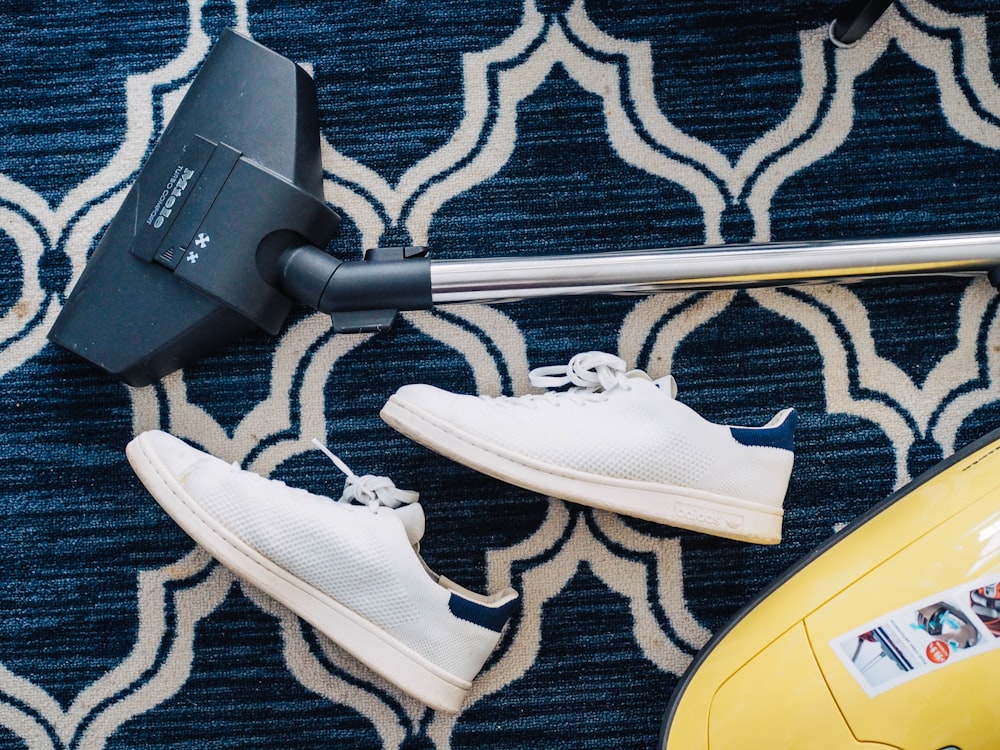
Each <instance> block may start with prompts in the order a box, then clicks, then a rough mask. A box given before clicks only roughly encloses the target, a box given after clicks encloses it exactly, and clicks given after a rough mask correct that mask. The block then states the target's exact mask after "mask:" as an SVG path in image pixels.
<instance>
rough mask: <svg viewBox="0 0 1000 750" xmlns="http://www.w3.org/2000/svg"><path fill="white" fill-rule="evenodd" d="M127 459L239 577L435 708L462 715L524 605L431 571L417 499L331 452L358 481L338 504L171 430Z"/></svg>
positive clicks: (142, 443)
mask: <svg viewBox="0 0 1000 750" xmlns="http://www.w3.org/2000/svg"><path fill="white" fill-rule="evenodd" d="M126 452H127V454H128V459H129V462H130V463H131V464H132V468H133V469H134V470H135V473H136V474H137V475H138V477H139V479H141V480H142V482H143V484H145V485H146V488H147V489H148V490H149V491H150V493H151V494H152V495H153V497H154V498H156V501H157V502H158V503H159V504H160V505H162V506H163V508H164V510H166V511H167V513H169V514H170V515H171V516H172V517H173V519H174V520H175V521H176V522H177V523H178V524H179V525H180V526H181V528H183V529H184V530H185V531H186V532H187V533H188V534H189V535H190V536H191V537H192V538H193V539H194V540H195V541H196V542H197V543H198V544H199V545H201V546H202V547H203V548H205V550H207V551H208V552H209V553H210V554H211V555H212V556H213V557H215V558H216V559H217V560H218V561H219V562H221V563H222V564H223V565H225V566H226V567H227V568H229V569H230V570H232V571H233V573H235V574H236V575H237V576H238V577H239V578H241V579H243V580H245V581H248V582H250V583H251V584H253V585H254V586H256V587H258V588H259V589H261V590H262V591H265V592H266V593H268V594H270V595H271V596H273V597H274V598H275V599H277V600H278V601H279V602H281V603H282V604H284V605H285V606H287V607H288V608H289V609H291V610H292V611H293V612H295V613H296V614H298V615H299V616H300V617H302V618H303V619H304V620H306V621H308V622H310V623H312V625H313V626H315V627H316V629H317V630H319V631H320V632H321V633H323V634H324V635H326V636H327V637H328V638H330V639H331V640H332V641H334V642H335V643H336V644H338V645H339V646H341V647H342V648H343V649H344V650H345V651H347V652H349V653H350V654H352V655H353V656H355V657H356V658H357V659H359V660H360V661H362V662H363V663H364V664H366V665H368V666H369V667H370V668H371V669H372V670H374V671H375V672H377V673H379V674H380V675H382V676H383V677H385V678H386V679H387V680H389V681H390V682H392V683H393V684H395V685H397V686H398V687H399V688H400V689H402V690H404V691H405V692H407V693H409V694H410V695H412V696H413V697H415V698H417V699H419V700H421V701H423V702H424V703H425V704H427V705H428V706H431V707H432V708H436V709H441V710H444V711H451V712H455V711H458V710H459V708H460V707H461V705H462V702H463V700H464V699H465V696H466V694H467V693H468V691H469V689H470V688H471V686H472V685H471V681H472V679H473V678H474V677H475V676H476V674H478V672H479V670H480V669H482V666H483V664H484V663H485V661H486V659H487V658H488V657H489V655H490V653H491V652H492V651H493V649H494V648H495V646H496V644H497V642H498V641H499V640H500V634H501V630H502V629H503V627H504V625H505V624H506V623H507V620H508V619H509V618H510V616H511V614H512V613H513V610H514V609H515V607H516V606H517V599H518V597H517V593H516V592H515V591H513V590H512V589H506V590H504V591H501V592H499V593H497V594H495V595H494V596H492V597H489V598H487V597H483V596H480V595H478V594H476V593H473V592H471V591H468V590H466V589H464V588H462V587H460V586H458V585H456V584H455V583H453V582H451V581H449V580H448V579H446V578H444V577H443V576H438V575H436V574H434V573H432V572H431V571H430V570H429V569H427V567H426V566H425V565H424V563H423V560H422V559H421V558H420V556H419V555H418V554H417V551H416V549H415V547H416V545H417V544H418V543H419V541H420V538H421V537H422V536H423V531H424V513H423V509H422V508H421V507H420V505H419V504H418V503H417V502H416V500H417V494H416V493H415V492H408V491H405V490H399V489H396V487H395V486H394V485H393V483H392V482H391V481H390V480H389V479H387V478H385V477H372V476H364V477H357V476H355V475H354V474H352V473H350V470H349V469H347V467H346V466H344V465H343V463H342V462H340V461H339V459H336V457H334V456H333V455H332V454H330V453H329V452H328V451H327V454H328V455H330V456H331V457H332V458H334V461H335V463H337V464H338V466H339V467H340V468H341V469H342V470H344V471H345V473H346V474H347V475H348V479H347V483H346V486H345V488H344V494H343V496H342V497H341V498H340V500H339V501H336V502H335V501H334V500H331V499H330V498H327V497H322V496H320V495H313V494H311V493H309V492H306V491H305V490H299V489H293V488H291V487H288V486H287V485H285V484H284V483H283V482H279V481H276V480H268V479H264V478H262V477H260V476H258V475H256V474H253V473H251V472H248V471H243V470H241V469H240V468H239V467H238V466H237V465H235V464H232V465H230V464H228V463H226V462H225V461H221V460H220V459H218V458H215V457H214V456H211V455H209V454H207V453H203V452H201V451H199V450H196V449H195V448H192V447H191V446H189V445H187V444H186V443H184V442H183V441H181V440H178V439H177V438H175V437H172V436H171V435H167V434H166V433H163V432H159V431H152V432H145V433H143V434H141V435H139V436H138V437H137V438H135V439H134V440H133V441H132V442H131V443H129V445H128V448H127V449H126Z"/></svg>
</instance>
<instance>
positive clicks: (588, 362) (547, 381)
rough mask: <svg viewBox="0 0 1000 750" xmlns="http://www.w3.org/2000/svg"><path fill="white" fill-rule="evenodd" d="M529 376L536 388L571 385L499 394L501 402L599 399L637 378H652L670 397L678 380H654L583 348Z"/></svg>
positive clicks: (627, 387) (620, 361) (629, 385)
mask: <svg viewBox="0 0 1000 750" xmlns="http://www.w3.org/2000/svg"><path fill="white" fill-rule="evenodd" d="M528 379H529V380H530V381H531V384H532V385H533V386H535V387H536V388H550V389H552V388H560V387H562V386H564V385H569V386H571V387H570V388H569V390H566V391H552V390H549V391H547V392H545V393H541V394H527V395H524V396H517V397H501V398H500V399H499V401H500V402H501V403H507V404H512V405H524V406H533V405H536V404H539V403H552V404H559V403H560V402H563V401H565V400H568V401H570V402H572V403H577V404H583V403H586V402H589V401H601V400H603V399H605V398H607V394H609V393H612V392H614V391H615V390H616V389H621V390H624V391H628V390H631V388H632V384H633V383H634V382H635V381H636V380H637V379H639V380H645V381H647V382H650V381H651V382H653V383H654V384H655V385H656V386H658V387H659V388H660V389H661V390H663V391H664V392H665V393H666V394H667V395H668V396H669V397H670V398H674V397H675V396H676V394H677V384H676V382H675V381H674V379H673V377H672V376H670V375H667V376H665V377H662V378H659V379H657V380H653V379H652V378H650V377H649V375H647V374H646V373H645V372H643V371H642V370H629V369H628V366H627V365H626V364H625V360H623V359H622V358H621V357H616V356H615V355H613V354H608V353H607V352H582V353H581V354H577V355H576V356H574V357H572V358H571V359H570V361H569V362H568V363H567V364H565V365H550V366H547V367H536V368H535V369H534V370H532V371H531V372H529V373H528Z"/></svg>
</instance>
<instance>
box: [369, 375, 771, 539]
mask: <svg viewBox="0 0 1000 750" xmlns="http://www.w3.org/2000/svg"><path fill="white" fill-rule="evenodd" d="M381 417H382V419H383V420H384V421H385V422H386V424H388V425H390V426H391V427H393V428H394V429H396V430H398V431H399V432H400V433H402V434H403V435H406V436H407V437H409V438H411V439H413V440H415V441H416V442H418V443H420V444H421V445H424V446H426V447H428V448H431V449H432V450H434V451H435V452H437V453H440V454H441V455H443V456H445V457H447V458H450V459H452V460H453V461H457V462H458V463H461V464H464V465H466V466H469V467H471V468H473V469H476V470H477V471H480V472H482V473H483V474H487V475H489V476H492V477H495V478H497V479H501V480H503V481H505V482H509V483H510V484H514V485H517V486H518V487H523V488H525V489H528V490H532V491H534V492H539V493H541V494H544V495H550V496H552V497H557V498H560V499H563V500H569V501H572V502H577V503H581V504H583V505H588V506H591V507H594V508H598V509H600V510H608V511H612V512H614V513H621V514H622V515H626V516H631V517H634V518H641V519H644V520H647V521H654V522H656V523H663V524H667V525H670V526H676V527H678V528H683V529H691V530H693V531H700V532H704V533H706V534H712V535H714V536H720V537H725V538H727V539H736V540H739V541H745V542H754V543H756V544H777V543H778V542H780V541H781V522H782V515H783V511H782V509H781V507H780V506H778V507H777V508H775V507H772V506H768V505H761V504H759V503H753V502H750V501H748V500H744V499H742V498H738V497H729V496H726V495H719V494H715V493H712V492H705V491H702V490H696V489H690V488H687V487H676V486H670V485H662V484H655V483H652V482H639V481H635V480H629V479H617V478H615V477H608V476H602V475H598V474H588V473H586V472H582V471H577V470H574V469H568V468H565V467H560V466H552V465H550V464H544V463H542V462H539V461H535V460H533V459H531V458H529V457H526V456H522V455H519V454H517V453H514V452H512V451H510V450H509V449H507V448H504V447H502V446H499V445H496V444H492V443H490V442H488V441H486V440H484V439H482V438H481V437H478V436H476V435H471V434H469V433H467V432H464V431H463V430H460V429H458V428H456V427H455V426H454V425H452V424H450V423H448V422H445V421H443V420H440V419H438V418H436V417H435V416H434V415H433V414H430V413H428V412H427V411H425V410H423V409H421V408H420V407H418V406H414V405H413V404H411V403H408V402H407V401H405V400H404V399H401V398H400V397H399V396H398V395H393V396H391V397H390V398H389V400H388V401H387V402H386V404H385V406H384V407H382V411H381Z"/></svg>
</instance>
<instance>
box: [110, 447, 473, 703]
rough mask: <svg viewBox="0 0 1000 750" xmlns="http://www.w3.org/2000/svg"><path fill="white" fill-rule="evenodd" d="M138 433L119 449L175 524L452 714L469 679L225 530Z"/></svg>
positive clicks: (229, 565) (401, 684)
mask: <svg viewBox="0 0 1000 750" xmlns="http://www.w3.org/2000/svg"><path fill="white" fill-rule="evenodd" d="M142 438H143V436H142V435H140V436H139V437H137V438H136V439H135V440H133V441H132V442H130V443H129V444H128V446H127V448H126V454H127V456H128V459H129V463H130V464H131V465H132V468H133V470H134V471H135V473H136V475H137V476H138V477H139V479H140V480H141V481H142V483H143V484H144V485H145V486H146V488H147V489H148V490H149V492H150V494H151V495H152V496H153V497H154V498H155V499H156V501H157V502H158V503H159V504H160V505H161V506H162V507H163V509H164V510H165V511H166V512H167V513H168V514H169V515H170V517H171V518H173V519H174V521H176V522H177V524H178V525H179V526H180V527H181V528H182V529H184V531H185V532H187V534H188V535H189V536H190V537H191V538H192V539H194V540H195V541H196V542H197V543H198V545H199V546H201V547H202V548H204V549H205V550H206V551H207V552H208V553H209V554H210V555H212V557H214V558H215V559H216V560H218V561H219V562H220V563H222V564H223V565H224V566H225V567H226V568H228V569H229V570H231V571H232V572H233V573H234V574H235V575H236V576H237V577H238V578H240V579H242V580H244V581H247V582H249V583H251V584H252V585H254V586H256V587H257V588H258V589H260V590H261V591H263V592H265V593H266V594H268V595H270V596H271V597H273V598H274V599H276V600H277V601H279V602H281V603H282V604H284V605H285V606H286V607H288V608H289V609H290V610H292V611H293V612H295V613H296V614H297V615H299V616H300V617H301V618H302V619H304V620H306V621H307V622H309V623H310V624H312V625H313V626H314V627H315V628H316V629H317V630H318V631H319V632H320V633H322V634H323V635H325V636H326V637H327V638H329V639H330V640H332V641H333V642H334V643H336V644H337V645H338V646H340V647H341V648H343V649H344V650H345V651H347V652H348V653H350V654H351V655H352V656H354V657H355V658H356V659H358V660H359V661H361V662H362V663H363V664H365V665H366V666H368V667H369V668H370V669H372V670H373V671H374V672H377V673H378V674H380V675H382V676H383V677H384V678H385V679H387V680H388V681H389V682H391V683H393V684H394V685H396V686H397V687H399V688H400V689H401V690H403V691H404V692H406V693H408V694H410V695H412V696H413V697H415V698H417V699H418V700H420V701H422V702H423V703H425V704H426V705H428V706H430V707H431V708H435V709H438V710H442V711H448V712H451V713H455V712H457V711H458V710H459V709H460V708H461V706H462V703H463V702H464V700H465V697H466V695H467V694H468V692H469V689H470V688H471V687H472V683H470V682H468V681H467V680H463V679H461V678H460V677H456V676H455V675H452V674H450V673H448V672H446V671H445V670H443V669H441V668H440V667H438V666H437V665H436V664H434V663H432V662H430V661H429V660H427V659H426V658H425V657H423V656H421V655H420V654H418V653H417V652H416V651H414V650H413V649H411V648H410V647H409V646H407V645H406V644H404V643H402V642H401V641H399V640H398V639H396V638H395V637H393V636H392V635H391V634H389V633H387V632H386V631H385V630H383V629H382V628H380V627H378V626H377V625H375V624H373V623H372V622H370V621H368V620H366V619H365V618H364V617H362V616H361V615H359V614H357V613H356V612H354V611H353V610H351V609H349V608H347V607H345V606H344V605H342V604H340V603H339V602H337V601H336V600H335V599H332V598H331V597H329V596H327V595H326V594H324V593H323V592H322V591H320V590H318V589H316V588H314V587H313V586H310V585H309V584H308V583H306V582H305V581H303V580H301V579H299V578H296V577H295V576H293V575H292V574H290V573H289V572H288V571H286V570H284V569H283V568H281V567H279V566H278V565H276V564H275V563H274V562H272V561H271V560H269V559H268V558H266V557H264V556H263V555H261V554H260V553H259V552H257V551H256V550H254V549H253V548H252V547H250V546H248V545H247V544H246V543H245V542H243V541H242V540H240V539H239V538H237V537H235V536H233V535H232V534H231V533H230V532H229V531H228V530H227V529H226V528H225V527H224V526H222V525H220V524H219V523H218V522H217V521H216V520H215V519H214V518H212V517H211V516H210V515H208V514H207V513H205V511H204V510H203V509H202V508H201V507H200V506H199V505H198V504H197V502H195V500H194V499H193V498H192V497H191V496H190V495H188V494H187V492H185V490H184V488H183V486H181V484H180V483H179V482H177V480H175V479H174V478H173V477H172V476H171V475H170V474H169V473H168V472H167V471H166V469H165V467H164V466H163V465H162V463H160V461H159V460H158V459H157V457H156V455H155V454H154V453H153V452H152V451H147V450H146V449H145V445H144V443H143V439H142Z"/></svg>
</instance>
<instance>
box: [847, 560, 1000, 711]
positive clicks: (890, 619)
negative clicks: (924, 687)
mask: <svg viewBox="0 0 1000 750" xmlns="http://www.w3.org/2000/svg"><path fill="white" fill-rule="evenodd" d="M830 647H831V648H833V650H834V652H835V653H836V654H837V657H838V658H839V659H840V661H841V663H842V664H843V665H844V666H845V667H846V668H847V670H848V672H850V673H851V675H853V676H854V678H855V679H856V680H857V681H858V684H859V685H860V686H861V687H862V689H864V691H865V693H867V694H868V696H869V697H875V696H876V695H879V694H880V693H884V692H885V691H887V690H890V689H892V688H894V687H896V686H898V685H902V684H903V683H906V682H909V681H910V680H912V679H914V678H916V677H919V676H921V675H924V674H927V673H929V672H933V671H934V670H937V669H941V668H943V667H945V666H947V665H949V664H954V663H955V662H958V661H961V660H963V659H968V658H971V657H973V656H976V655H977V654H982V653H985V652H986V651H992V650H994V649H997V648H1000V574H993V575H992V576H990V577H988V578H982V579H978V580H975V581H971V582H970V583H966V584H962V585H961V586H956V587H955V588H953V589H949V590H948V591H944V592H942V593H940V594H936V595H935V596H931V597H928V598H927V599H923V600H921V601H918V602H914V603H913V604H911V605H909V606H907V607H903V608H901V609H898V610H896V611H895V612H891V613H889V614H887V615H885V616H883V617H880V618H878V619H877V620H873V621H871V622H869V623H866V624H865V625H860V626H858V627H857V628H854V629H853V630H851V631H850V632H849V633H845V634H844V635H842V636H840V637H838V638H834V639H833V640H832V641H830Z"/></svg>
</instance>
